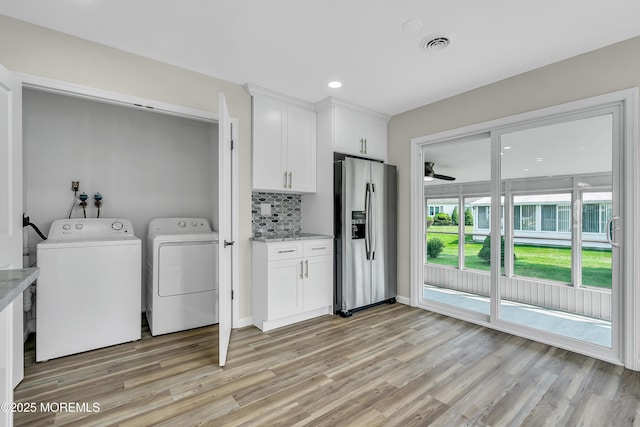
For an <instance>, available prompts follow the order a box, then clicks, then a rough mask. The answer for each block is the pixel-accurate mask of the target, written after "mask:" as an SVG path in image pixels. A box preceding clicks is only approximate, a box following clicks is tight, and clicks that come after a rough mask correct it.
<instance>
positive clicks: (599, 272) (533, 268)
mask: <svg viewBox="0 0 640 427" xmlns="http://www.w3.org/2000/svg"><path fill="white" fill-rule="evenodd" d="M443 232H453V233H456V232H457V227H456V226H432V227H430V228H429V233H428V237H429V238H433V237H438V238H439V239H440V240H442V241H443V243H444V244H445V246H444V249H443V250H442V253H441V254H440V255H439V256H438V257H437V258H428V261H427V262H429V263H433V264H439V265H449V266H453V267H456V266H457V265H458V244H459V242H458V236H457V234H442V233H443ZM465 232H467V233H471V232H473V227H465ZM481 248H482V242H474V241H473V239H472V237H471V236H466V237H465V244H464V252H465V260H464V261H465V262H464V265H465V268H467V269H470V270H481V271H489V269H490V266H489V263H488V262H486V261H484V260H483V259H481V258H480V257H478V252H480V249H481ZM514 251H515V253H516V260H515V261H514V265H513V267H514V274H515V275H517V276H522V277H535V278H539V279H544V280H553V281H557V282H563V283H571V249H570V248H564V247H550V246H534V245H514ZM582 282H583V284H585V285H588V286H596V287H601V288H611V250H603V249H583V250H582Z"/></svg>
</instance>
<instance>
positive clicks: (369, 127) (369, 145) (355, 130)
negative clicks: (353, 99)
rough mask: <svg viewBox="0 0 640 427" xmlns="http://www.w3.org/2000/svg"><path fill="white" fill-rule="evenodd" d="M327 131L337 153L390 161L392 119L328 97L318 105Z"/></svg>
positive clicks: (319, 113)
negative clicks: (388, 138) (390, 120)
mask: <svg viewBox="0 0 640 427" xmlns="http://www.w3.org/2000/svg"><path fill="white" fill-rule="evenodd" d="M316 110H317V111H318V115H319V116H320V115H322V116H323V119H321V120H320V123H322V125H323V126H330V128H331V129H329V130H327V129H324V130H323V132H321V133H322V134H323V135H331V138H332V146H333V151H334V152H338V153H344V154H350V155H353V156H358V157H368V158H372V159H377V160H385V161H386V160H387V123H388V121H389V117H388V116H385V115H383V114H379V113H376V112H373V111H369V110H366V109H363V108H360V107H356V106H353V105H349V104H346V103H344V102H342V101H338V100H336V99H335V98H331V97H330V98H327V99H324V100H323V101H320V102H319V103H318V104H316Z"/></svg>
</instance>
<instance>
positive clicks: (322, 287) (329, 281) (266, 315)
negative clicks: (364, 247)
mask: <svg viewBox="0 0 640 427" xmlns="http://www.w3.org/2000/svg"><path fill="white" fill-rule="evenodd" d="M332 254H333V240H331V239H322V240H303V241H293V242H278V243H269V242H253V245H252V255H253V259H252V264H253V269H252V274H253V276H252V280H251V282H252V312H253V324H254V325H256V326H257V327H258V328H260V329H261V330H263V331H268V330H271V329H274V328H279V327H281V326H285V325H290V324H292V323H296V322H300V321H303V320H307V319H311V318H313V317H317V316H322V315H324V314H330V313H331V312H332V307H333V256H332Z"/></svg>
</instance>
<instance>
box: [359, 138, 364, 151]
mask: <svg viewBox="0 0 640 427" xmlns="http://www.w3.org/2000/svg"><path fill="white" fill-rule="evenodd" d="M360 153H361V154H362V153H364V138H360Z"/></svg>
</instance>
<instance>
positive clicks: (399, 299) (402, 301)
mask: <svg viewBox="0 0 640 427" xmlns="http://www.w3.org/2000/svg"><path fill="white" fill-rule="evenodd" d="M396 302H399V303H400V304H404V305H409V306H410V305H411V298H407V297H401V296H400V295H398V296H396Z"/></svg>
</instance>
